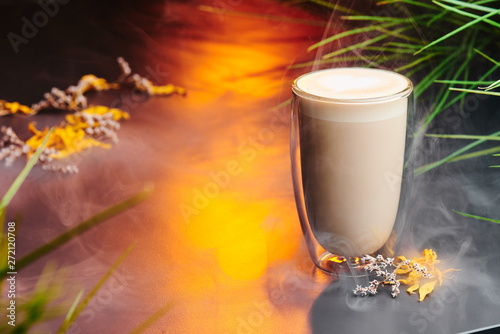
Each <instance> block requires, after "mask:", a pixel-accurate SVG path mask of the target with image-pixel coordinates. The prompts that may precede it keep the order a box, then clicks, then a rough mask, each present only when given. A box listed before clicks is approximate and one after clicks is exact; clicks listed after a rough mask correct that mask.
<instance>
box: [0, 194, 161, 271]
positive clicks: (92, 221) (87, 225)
mask: <svg viewBox="0 0 500 334" xmlns="http://www.w3.org/2000/svg"><path fill="white" fill-rule="evenodd" d="M151 191H152V189H150V188H147V189H145V190H143V191H141V192H140V193H138V194H136V195H134V196H132V197H129V198H127V199H125V200H124V201H122V202H120V203H118V204H115V205H113V206H111V207H110V208H107V209H105V210H103V211H101V212H99V213H98V214H96V215H94V216H92V217H90V218H88V219H87V220H85V221H83V222H81V223H80V224H78V225H77V226H75V227H73V228H72V229H70V230H68V231H66V232H64V233H63V234H61V235H59V236H58V237H56V238H54V239H52V240H51V241H49V242H47V243H46V244H44V245H42V246H40V247H38V248H37V249H35V250H34V251H32V252H31V253H29V254H27V255H26V256H24V257H23V258H21V259H20V260H18V261H17V262H16V269H17V270H21V269H22V268H24V267H26V266H27V265H29V264H31V263H33V262H34V261H36V260H38V259H40V258H41V257H43V256H44V255H46V254H48V253H50V252H52V251H53V250H55V249H57V248H59V247H60V246H62V245H64V244H65V243H67V242H68V241H70V240H72V239H74V238H76V237H77V236H79V235H81V234H82V233H84V232H86V231H88V230H89V229H91V228H93V227H94V226H96V225H98V224H100V223H102V222H103V221H105V220H107V219H109V218H111V217H113V216H116V215H118V214H119V213H122V212H123V211H125V210H127V209H129V208H131V207H133V206H135V205H138V204H139V203H141V202H143V201H144V200H145V199H147V198H148V197H149V195H150V194H151ZM6 273H7V268H3V269H2V270H1V271H0V278H3V277H5V276H6Z"/></svg>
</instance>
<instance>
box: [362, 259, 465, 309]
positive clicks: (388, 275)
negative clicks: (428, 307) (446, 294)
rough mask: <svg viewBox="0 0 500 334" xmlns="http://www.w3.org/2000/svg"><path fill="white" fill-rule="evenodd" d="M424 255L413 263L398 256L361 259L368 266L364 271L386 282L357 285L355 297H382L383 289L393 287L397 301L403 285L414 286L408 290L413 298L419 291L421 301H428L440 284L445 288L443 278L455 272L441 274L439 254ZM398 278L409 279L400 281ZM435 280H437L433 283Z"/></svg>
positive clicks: (374, 281) (393, 293) (393, 295)
mask: <svg viewBox="0 0 500 334" xmlns="http://www.w3.org/2000/svg"><path fill="white" fill-rule="evenodd" d="M422 255H423V257H420V258H413V259H412V260H409V259H407V258H406V257H404V256H398V257H397V258H395V259H393V258H387V259H385V258H384V257H383V256H382V255H380V254H379V255H377V257H373V256H370V255H365V256H364V257H363V258H361V261H362V263H363V264H364V265H363V266H364V269H365V270H366V271H369V272H374V273H375V274H376V275H377V276H379V277H382V278H383V279H382V280H373V281H371V282H370V285H369V286H368V287H363V286H361V285H357V286H356V288H355V289H354V290H353V292H354V294H355V295H358V296H367V295H375V294H377V293H378V288H379V287H380V286H382V285H390V286H391V287H392V293H391V295H392V297H394V298H395V297H397V296H398V294H399V292H400V290H399V287H400V285H401V284H405V285H410V287H409V288H408V289H407V290H406V291H407V292H408V293H409V294H412V293H413V292H415V291H417V290H418V292H419V299H418V301H422V300H424V298H425V297H426V296H427V295H428V294H429V293H431V292H432V291H433V290H434V287H435V286H436V282H438V281H439V285H442V283H443V277H445V276H444V274H445V273H447V272H449V271H453V270H455V269H448V270H446V271H444V272H441V271H440V270H439V269H438V268H437V267H436V264H437V263H438V262H439V261H438V260H437V254H436V252H435V251H433V250H432V249H425V250H424V251H423V252H422ZM390 267H393V268H395V269H394V270H393V271H392V272H389V268H390ZM398 275H408V276H407V277H404V278H399V277H398ZM433 278H437V279H434V280H432V279H433ZM422 281H424V282H425V283H423V282H422ZM422 283H423V284H422Z"/></svg>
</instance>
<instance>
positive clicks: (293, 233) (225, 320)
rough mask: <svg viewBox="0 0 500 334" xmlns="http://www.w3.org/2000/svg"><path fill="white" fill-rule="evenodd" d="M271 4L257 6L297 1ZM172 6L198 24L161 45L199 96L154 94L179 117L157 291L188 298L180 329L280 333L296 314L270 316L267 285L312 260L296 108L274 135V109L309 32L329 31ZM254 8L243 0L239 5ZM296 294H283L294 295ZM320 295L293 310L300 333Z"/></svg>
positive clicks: (169, 139) (162, 189) (178, 319)
mask: <svg viewBox="0 0 500 334" xmlns="http://www.w3.org/2000/svg"><path fill="white" fill-rule="evenodd" d="M207 3H208V2H207ZM169 4H170V2H169ZM209 4H210V5H211V2H210V3H209ZM265 4H266V6H264V5H263V4H260V5H257V6H256V7H257V8H253V10H254V12H258V11H259V10H260V11H262V10H265V11H267V10H270V9H273V10H274V11H276V12H278V13H279V12H280V11H281V10H282V9H283V8H289V7H287V6H285V5H283V4H281V3H279V2H273V1H269V2H265ZM172 6H179V7H180V8H181V9H175V8H174V9H172V10H173V11H176V10H179V12H181V11H185V12H183V15H182V16H183V17H184V16H185V19H186V20H188V21H189V22H190V24H191V25H193V26H195V27H196V28H193V29H195V30H196V31H191V30H190V29H191V27H190V28H188V29H187V30H188V36H191V35H190V34H192V36H195V37H193V38H189V37H187V38H179V37H175V36H172V35H169V34H167V33H166V34H165V36H164V40H163V41H162V42H161V43H160V45H161V46H159V49H160V50H159V51H158V53H159V54H160V53H162V52H163V53H164V54H165V55H168V56H169V57H172V58H174V59H175V61H174V64H176V66H177V68H176V69H173V70H172V71H173V72H174V76H175V75H177V77H178V78H179V77H180V80H173V78H172V79H170V78H169V80H170V81H172V82H175V83H176V84H178V85H181V86H183V87H185V88H186V90H187V96H186V97H185V98H182V99H180V98H179V99H175V100H174V99H164V100H162V101H160V100H150V101H148V102H147V103H150V104H155V106H157V109H158V110H165V113H166V114H168V116H167V117H171V119H172V120H173V123H172V124H171V123H166V126H165V129H164V132H163V133H162V134H161V140H162V142H161V143H159V144H158V146H159V147H160V150H165V152H166V153H162V154H164V157H165V170H164V180H162V182H161V184H157V185H156V187H157V188H156V189H157V192H158V194H159V195H158V197H157V201H158V203H157V214H156V215H155V219H158V220H160V222H159V224H158V225H160V226H161V227H160V228H159V229H158V230H155V232H156V233H155V238H157V239H158V240H159V241H155V242H158V243H160V244H162V245H163V247H164V250H163V252H162V253H160V254H155V261H157V263H158V265H157V266H158V267H162V269H163V272H164V273H165V278H164V280H165V282H164V283H163V284H159V286H163V287H164V288H162V289H159V290H160V291H159V292H158V291H157V290H155V289H154V287H151V288H150V289H151V290H154V293H157V294H159V295H160V298H164V296H171V295H174V296H179V298H178V300H179V304H180V305H179V306H176V312H177V313H176V316H175V317H173V318H172V317H171V318H169V323H168V328H169V329H172V331H173V332H187V333H191V332H192V333H200V332H204V333H235V332H245V331H247V332H252V331H253V332H255V333H257V332H264V333H265V332H279V331H280V329H282V328H284V326H285V325H286V326H290V317H284V316H282V315H280V312H278V311H277V310H278V306H276V305H271V306H270V307H272V308H273V309H274V310H275V312H273V313H272V315H269V316H268V315H266V314H267V313H265V312H263V311H261V310H260V306H256V305H262V303H264V302H265V301H268V300H269V295H268V290H267V289H266V285H269V286H272V287H274V286H276V287H281V285H280V284H278V283H277V282H275V281H276V280H278V279H279V277H278V276H276V275H272V274H270V273H273V272H275V271H276V270H277V268H282V267H281V266H284V267H285V269H283V270H282V269H279V270H282V271H286V273H287V275H288V276H287V277H289V279H290V280H291V281H293V282H296V281H297V280H298V277H301V276H300V275H299V274H298V273H296V271H297V270H298V269H297V265H296V263H297V262H304V261H310V259H309V258H305V257H304V259H303V258H300V259H297V258H296V256H297V250H298V249H299V245H300V243H301V239H302V233H301V230H300V224H299V221H298V216H297V211H296V207H295V202H294V198H293V188H292V181H291V175H290V160H289V140H288V137H289V123H288V117H289V111H285V112H284V113H283V114H284V117H282V118H281V119H280V123H279V124H274V125H275V127H274V128H273V130H272V132H270V130H269V129H271V120H272V119H273V117H274V114H273V113H271V112H270V111H269V109H270V108H271V107H273V106H275V105H277V104H279V103H281V102H283V100H286V99H288V98H289V97H290V96H289V95H290V88H289V87H290V86H289V85H290V83H291V81H292V80H293V79H294V77H295V76H297V75H298V73H291V72H289V71H287V70H286V67H287V66H288V65H290V64H291V63H292V62H294V60H295V57H297V54H300V53H302V52H305V50H306V48H307V46H308V45H309V44H310V38H309V37H306V36H308V35H309V34H310V33H311V31H313V32H314V33H317V32H318V31H320V32H321V31H322V28H318V27H314V28H312V27H310V26H304V25H296V24H292V23H279V24H280V25H279V26H277V25H276V22H269V21H266V20H258V19H253V18H242V17H234V16H231V15H230V14H229V13H227V14H226V15H224V17H223V19H222V20H219V17H218V16H217V15H216V14H210V13H206V12H201V13H196V14H197V15H200V16H201V18H200V16H194V15H192V12H193V10H195V9H193V8H192V5H190V4H189V3H181V2H173V4H172ZM245 6H249V4H248V3H247V2H241V7H239V8H237V9H238V10H239V11H244V10H246V7H245ZM264 7H265V8H264ZM271 7H273V8H271ZM304 15H308V14H304ZM199 22H204V24H205V25H204V26H202V27H200V26H198V25H197V24H199ZM206 26H208V27H210V29H208V28H206ZM158 61H161V59H159V60H158ZM283 87H286V88H285V89H284V90H282V89H283ZM282 91H283V94H284V95H280V94H281V92H282ZM259 135H260V137H259ZM148 256H150V255H148ZM306 256H307V255H306ZM307 263H308V264H310V265H311V266H312V262H307ZM163 267H164V268H163ZM301 274H302V273H301ZM325 284H327V282H326V283H325ZM294 287H295V286H294ZM148 288H149V287H148ZM277 289H278V288H276V289H275V290H277ZM296 289H299V287H296ZM274 292H280V291H274ZM287 292H288V291H286V290H285V291H283V293H284V294H285V296H284V297H283V298H284V299H283V300H286V301H289V300H292V299H291V298H292V297H291V296H287V295H286V293H287ZM152 293H153V292H152ZM304 293H307V291H306V292H304ZM319 293H320V290H318V291H314V294H319ZM287 298H290V299H287ZM200 301H201V302H200ZM228 301H230V302H228ZM312 301H313V299H311V300H307V301H305V302H300V308H299V307H297V308H296V309H293V310H290V311H289V312H291V313H294V315H293V316H292V318H293V319H294V320H293V323H294V328H295V329H296V330H297V331H298V332H306V331H307V326H308V325H307V322H308V320H307V316H305V314H306V312H304V309H303V308H307V307H309V306H310V305H311V304H312ZM212 305H216V307H215V308H212ZM259 312H260V313H259ZM206 314H210V316H209V317H207V316H205V315H206ZM257 315H259V316H257ZM254 316H255V317H254ZM260 316H261V317H260ZM196 317H198V320H197V321H196ZM260 319H262V320H260ZM257 320H259V321H257ZM242 321H244V322H245V323H244V324H243V322H242ZM257 323H258V326H257V325H256V324H257Z"/></svg>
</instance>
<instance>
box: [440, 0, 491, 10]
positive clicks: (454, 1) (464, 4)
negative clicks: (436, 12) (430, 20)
mask: <svg viewBox="0 0 500 334" xmlns="http://www.w3.org/2000/svg"><path fill="white" fill-rule="evenodd" d="M440 1H443V2H447V3H451V4H453V5H457V6H460V7H462V8H470V9H475V10H479V11H481V12H487V13H493V12H495V11H496V8H492V7H486V6H480V5H478V4H477V3H471V2H465V1H458V0H440ZM433 2H434V1H433Z"/></svg>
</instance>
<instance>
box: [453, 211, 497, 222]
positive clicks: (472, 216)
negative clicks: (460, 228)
mask: <svg viewBox="0 0 500 334" xmlns="http://www.w3.org/2000/svg"><path fill="white" fill-rule="evenodd" d="M452 211H453V212H455V213H457V214H459V215H461V216H464V217H469V218H474V219H478V220H485V221H487V222H492V223H497V224H500V220H498V219H492V218H486V217H481V216H476V215H471V214H468V213H464V212H460V211H457V210H452Z"/></svg>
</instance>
